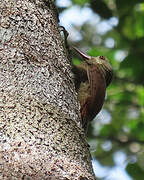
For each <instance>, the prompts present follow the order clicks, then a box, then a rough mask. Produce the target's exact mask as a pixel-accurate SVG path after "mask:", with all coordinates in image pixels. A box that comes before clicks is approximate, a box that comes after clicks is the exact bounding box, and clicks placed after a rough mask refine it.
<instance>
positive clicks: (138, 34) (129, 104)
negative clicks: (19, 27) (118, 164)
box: [69, 0, 144, 180]
mask: <svg viewBox="0 0 144 180" xmlns="http://www.w3.org/2000/svg"><path fill="white" fill-rule="evenodd" d="M72 2H73V4H76V5H79V6H81V7H84V6H87V7H89V8H91V9H92V11H93V12H94V13H96V14H97V15H98V16H99V17H100V21H101V22H102V21H104V20H105V21H107V22H109V20H111V19H112V17H115V18H117V20H118V24H117V25H115V26H113V27H112V28H111V29H110V30H108V31H107V32H106V33H103V34H101V33H99V32H97V31H96V30H95V29H96V28H97V25H98V24H95V23H89V22H86V23H84V24H83V25H82V26H80V27H76V28H77V29H79V31H80V33H81V36H82V40H80V41H76V42H73V41H72V40H71V42H69V43H70V44H74V45H75V46H77V47H79V48H85V49H89V51H88V54H89V55H91V56H98V55H104V56H107V57H108V58H109V60H110V63H111V64H112V67H113V70H114V78H113V82H112V84H111V85H110V86H109V87H108V89H107V97H106V101H105V104H104V107H103V108H104V109H105V110H106V112H107V114H108V116H109V117H110V120H109V121H107V122H103V120H102V119H107V116H106V115H105V113H103V115H102V117H100V116H98V117H97V118H96V120H94V121H93V122H92V123H91V125H90V126H89V131H88V141H89V143H90V144H91V142H93V143H94V144H95V149H93V151H92V155H93V157H96V159H97V160H98V161H99V162H100V163H101V164H102V165H103V166H111V167H112V166H114V165H115V163H114V161H113V155H114V153H115V152H117V151H123V152H124V153H125V154H126V155H127V156H129V157H130V156H131V155H133V156H135V157H136V162H133V163H131V161H128V162H127V168H126V170H127V172H128V173H129V175H130V176H131V177H133V179H135V180H142V179H143V178H144V166H143V167H141V165H140V164H141V163H140V158H138V156H139V153H140V152H143V147H144V1H143V0H127V1H126V0H72ZM108 38H110V39H111V40H113V42H114V45H113V46H111V47H109V46H107V45H106V43H105V42H106V40H107V39H108ZM94 39H99V41H98V42H97V41H94ZM76 63H78V60H77V62H76ZM105 142H110V143H111V147H110V148H109V149H108V150H106V149H105V148H103V143H105ZM135 144H137V146H135ZM141 161H142V160H141ZM143 164H144V159H143Z"/></svg>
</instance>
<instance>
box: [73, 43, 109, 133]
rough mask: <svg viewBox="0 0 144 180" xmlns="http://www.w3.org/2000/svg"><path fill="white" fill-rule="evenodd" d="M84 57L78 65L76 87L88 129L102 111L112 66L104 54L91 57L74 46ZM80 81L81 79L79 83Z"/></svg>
mask: <svg viewBox="0 0 144 180" xmlns="http://www.w3.org/2000/svg"><path fill="white" fill-rule="evenodd" d="M73 48H74V49H75V50H76V51H77V52H78V53H79V54H80V55H81V56H82V58H83V59H84V61H83V62H82V63H81V64H80V65H78V66H76V69H75V70H74V73H75V74H76V76H77V77H76V89H78V100H79V102H80V106H81V110H80V111H81V117H82V126H83V128H84V129H85V131H87V127H88V124H89V122H90V121H92V120H93V119H94V117H95V116H96V115H97V114H98V113H99V112H100V110H101V109H102V106H103V104H104V100H105V93H106V88H107V86H108V85H109V84H110V83H111V81H112V76H113V72H112V67H111V65H110V63H109V61H108V59H107V58H106V57H104V56H97V57H91V56H88V55H86V54H84V53H83V52H82V51H80V50H79V49H77V48H76V47H73ZM78 81H80V82H79V83H78Z"/></svg>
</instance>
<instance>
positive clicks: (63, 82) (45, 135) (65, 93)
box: [0, 0, 95, 180]
mask: <svg viewBox="0 0 144 180" xmlns="http://www.w3.org/2000/svg"><path fill="white" fill-rule="evenodd" d="M80 120H81V119H80V113H79V104H78V102H77V95H76V92H75V88H74V83H73V76H72V73H71V67H70V64H69V62H68V59H67V55H66V50H65V48H64V45H63V41H62V38H61V36H60V33H59V30H58V22H57V15H56V9H55V6H54V5H53V4H52V1H51V0H45V1H44V0H43V1H42V0H3V1H1V2H0V179H3V180H5V179H10V180H11V179H12V180H13V179H15V180H16V179H18V180H20V179H37V180H39V179H72V180H74V179H81V180H82V179H95V177H94V175H93V171H92V166H91V156H90V152H89V148H88V145H87V143H86V140H85V135H84V133H83V130H82V129H81V124H80Z"/></svg>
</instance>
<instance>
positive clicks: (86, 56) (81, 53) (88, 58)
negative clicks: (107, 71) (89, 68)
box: [73, 46, 91, 60]
mask: <svg viewBox="0 0 144 180" xmlns="http://www.w3.org/2000/svg"><path fill="white" fill-rule="evenodd" d="M73 49H74V50H76V52H78V53H79V55H81V56H82V58H83V59H84V60H85V59H87V60H90V59H91V56H88V55H87V54H84V53H83V52H82V51H80V50H79V49H78V48H76V47H74V46H73Z"/></svg>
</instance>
